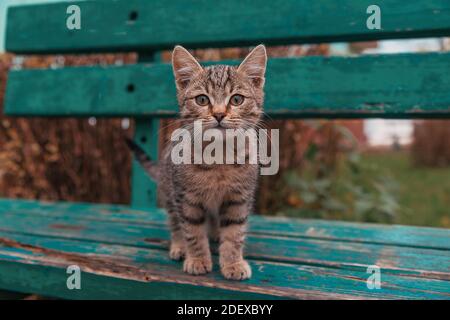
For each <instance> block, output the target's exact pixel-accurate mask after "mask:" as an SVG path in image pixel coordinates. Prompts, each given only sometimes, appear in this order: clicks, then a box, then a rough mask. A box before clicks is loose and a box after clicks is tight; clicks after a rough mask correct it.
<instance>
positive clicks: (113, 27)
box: [6, 0, 450, 53]
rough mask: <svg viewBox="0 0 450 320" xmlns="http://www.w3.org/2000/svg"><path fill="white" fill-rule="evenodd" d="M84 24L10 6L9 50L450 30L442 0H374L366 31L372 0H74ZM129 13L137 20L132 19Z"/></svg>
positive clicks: (55, 12) (61, 10)
mask: <svg viewBox="0 0 450 320" xmlns="http://www.w3.org/2000/svg"><path fill="white" fill-rule="evenodd" d="M70 4H77V5H78V6H79V7H80V9H81V29H80V30H69V29H68V28H67V27H66V19H67V17H68V14H66V9H67V7H68V5H69V4H67V3H65V2H64V3H56V4H44V5H33V6H17V7H12V8H10V9H9V10H8V16H7V29H6V49H7V50H8V51H11V52H17V53H48V52H52V53H54V52H92V51H127V50H138V51H141V50H144V49H146V50H148V49H151V50H157V49H164V48H172V47H173V46H174V45H175V44H183V45H185V46H188V47H224V46H242V45H255V44H258V43H260V42H263V43H266V44H282V45H286V44H291V43H317V42H328V41H361V40H375V39H391V38H392V39H397V38H418V37H430V36H433V37H437V36H448V35H450V3H449V2H448V1H446V0H420V1H412V2H405V1H398V0H396V1H394V0H379V1H377V2H376V4H377V5H378V6H379V7H380V9H381V12H382V29H381V30H369V29H368V28H367V26H366V20H367V18H368V17H369V15H368V14H367V13H366V11H367V8H368V7H369V6H370V5H373V4H374V3H373V1H370V0H341V1H326V2H325V1H317V2H314V1H309V0H262V1H258V4H257V5H256V4H255V2H254V1H251V0H228V1H222V2H220V3H218V2H217V1H209V0H199V1H185V0H172V1H170V2H161V1H157V0H152V1H149V0H146V1H139V0H118V1H105V0H96V1H83V2H72V3H70ZM133 18H134V19H133Z"/></svg>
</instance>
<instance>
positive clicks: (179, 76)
mask: <svg viewBox="0 0 450 320" xmlns="http://www.w3.org/2000/svg"><path fill="white" fill-rule="evenodd" d="M172 68H173V74H174V75H175V82H176V85H177V88H178V89H184V88H186V86H187V84H188V83H189V81H190V80H191V79H192V77H193V76H194V75H195V74H197V73H199V72H200V71H202V70H203V68H202V66H201V65H200V64H199V63H198V62H197V60H195V58H194V57H193V56H192V55H191V54H190V53H189V51H187V50H186V49H185V48H183V47H182V46H176V47H175V49H173V53H172Z"/></svg>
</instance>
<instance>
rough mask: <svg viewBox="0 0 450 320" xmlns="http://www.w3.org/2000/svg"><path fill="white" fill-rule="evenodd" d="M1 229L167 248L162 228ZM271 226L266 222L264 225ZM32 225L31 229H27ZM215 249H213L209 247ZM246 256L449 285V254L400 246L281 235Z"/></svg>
mask: <svg viewBox="0 0 450 320" xmlns="http://www.w3.org/2000/svg"><path fill="white" fill-rule="evenodd" d="M1 221H2V226H1V227H0V230H3V231H8V232H20V231H21V230H27V231H22V232H23V233H26V234H29V235H36V236H52V237H61V238H67V239H80V240H87V241H96V242H99V243H109V244H126V245H134V246H138V247H143V248H147V247H149V248H157V249H167V248H168V242H169V233H168V230H167V229H166V226H165V225H156V226H155V225H153V226H142V225H136V224H133V225H129V224H126V223H120V222H105V221H102V222H99V221H92V220H83V219H82V218H81V219H80V218H72V217H59V218H55V217H42V216H41V217H39V216H38V217H36V216H28V215H20V216H18V215H15V214H9V213H4V214H3V216H2V218H1ZM267 223H270V220H269V221H267ZM29 225H33V226H34V228H33V230H29V229H28V228H27V226H29ZM214 250H215V249H214ZM246 256H247V257H249V258H252V259H260V260H268V261H277V262H283V263H296V264H309V265H322V266H328V267H337V268H343V269H359V270H363V271H365V270H367V267H368V266H370V265H378V266H379V267H381V268H382V269H383V270H384V272H385V273H390V274H396V273H400V272H401V273H403V274H410V275H414V276H417V277H426V278H436V279H447V280H449V281H450V256H449V251H444V250H431V249H428V250H426V249H417V248H405V247H397V246H392V245H391V246H390V245H375V244H362V243H353V242H342V241H337V240H335V241H329V240H316V239H308V238H306V239H301V238H300V239H294V238H289V237H283V236H262V235H257V234H253V233H252V232H251V233H250V234H249V236H248V245H247V249H246Z"/></svg>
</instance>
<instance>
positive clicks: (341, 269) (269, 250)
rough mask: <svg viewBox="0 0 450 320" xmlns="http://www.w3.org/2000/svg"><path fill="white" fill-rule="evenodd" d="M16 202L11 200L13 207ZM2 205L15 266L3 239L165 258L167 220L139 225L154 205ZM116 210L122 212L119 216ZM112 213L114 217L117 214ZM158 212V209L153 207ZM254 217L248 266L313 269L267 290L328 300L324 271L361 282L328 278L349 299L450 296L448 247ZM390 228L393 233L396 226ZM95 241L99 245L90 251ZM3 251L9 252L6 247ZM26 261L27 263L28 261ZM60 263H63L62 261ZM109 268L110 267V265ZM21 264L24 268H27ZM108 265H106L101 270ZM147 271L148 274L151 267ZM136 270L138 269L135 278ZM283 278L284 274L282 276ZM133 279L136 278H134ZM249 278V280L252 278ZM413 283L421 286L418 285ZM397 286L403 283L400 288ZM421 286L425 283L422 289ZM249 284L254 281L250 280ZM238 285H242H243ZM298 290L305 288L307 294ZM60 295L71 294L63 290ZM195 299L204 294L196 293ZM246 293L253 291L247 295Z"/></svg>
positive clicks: (2, 224)
mask: <svg viewBox="0 0 450 320" xmlns="http://www.w3.org/2000/svg"><path fill="white" fill-rule="evenodd" d="M14 202H16V204H15V205H14ZM33 203H34V206H33ZM0 204H1V206H0V207H1V212H0V233H1V234H0V238H1V239H3V240H0V261H1V260H2V259H5V260H8V261H9V260H11V259H12V258H11V257H9V255H13V256H14V257H15V258H14V259H15V263H17V264H19V266H22V264H23V263H25V262H24V261H16V260H17V253H11V250H12V251H13V252H15V251H16V250H19V249H20V250H19V251H20V255H21V254H23V253H24V251H23V249H26V248H25V247H23V246H19V248H18V247H17V244H16V245H11V244H8V240H5V239H9V240H14V241H17V242H19V243H22V244H31V245H33V246H34V245H36V246H40V247H42V246H43V247H45V248H51V249H55V250H61V251H63V252H66V251H69V252H78V253H80V254H82V255H88V256H89V258H88V259H91V256H92V255H93V254H94V255H95V254H108V252H107V251H106V252H105V250H109V249H107V248H110V247H111V248H116V247H120V248H122V247H124V248H126V249H123V252H125V253H126V254H127V255H128V257H129V258H130V259H139V261H140V262H142V261H143V260H142V259H144V260H146V259H147V258H148V257H147V256H146V255H145V254H146V253H147V252H150V253H151V255H153V253H155V254H157V255H158V259H160V260H164V261H166V260H167V258H166V256H167V246H168V231H167V230H166V228H165V226H164V225H163V222H164V221H163V220H162V219H159V218H158V219H156V220H155V221H154V223H153V224H147V225H145V224H142V223H141V221H143V220H142V219H146V218H143V216H146V215H148V213H150V212H151V211H152V210H147V211H140V210H134V209H130V216H131V218H130V219H128V220H125V219H127V217H125V216H126V215H127V209H126V207H123V206H117V207H116V206H110V205H106V206H105V205H87V204H64V203H60V204H50V203H38V202H33V201H13V200H2V201H1V203H0ZM27 208H28V210H27ZM36 208H37V209H36ZM113 208H115V210H112V209H113ZM108 211H109V212H110V213H111V216H112V217H111V218H108V217H107V216H108V215H107V214H106V212H108ZM44 212H47V214H44ZM58 212H59V213H58ZM96 212H97V215H98V216H99V219H97V220H95V219H94V218H95V217H94V216H95V214H96ZM72 213H73V215H72ZM83 213H84V216H83ZM118 214H119V215H121V216H117V215H118ZM114 215H116V217H115V218H114ZM156 215H160V214H159V213H156ZM133 217H134V218H133ZM136 217H139V220H133V219H136ZM255 218H257V219H256V220H258V219H259V217H255ZM271 220H272V219H260V223H263V221H266V225H267V227H270V225H271ZM277 220H279V219H277ZM287 220H291V221H293V222H295V223H298V224H301V223H303V222H305V223H306V224H307V223H308V222H309V221H308V220H305V221H303V220H295V219H287ZM126 221H128V222H126ZM254 223H255V220H252V222H251V228H250V230H251V232H250V234H249V239H248V245H247V250H246V252H247V257H248V258H249V259H250V260H251V262H252V264H253V263H254V264H255V265H258V266H261V265H264V267H261V269H262V270H266V271H267V272H268V275H270V273H269V271H268V270H272V271H270V272H273V270H274V268H276V267H275V266H285V267H286V268H290V269H289V270H290V271H289V272H288V273H289V277H290V278H288V279H295V277H296V276H297V272H300V271H299V270H302V272H307V273H311V274H310V276H309V278H308V279H309V280H308V281H307V282H306V283H303V282H302V283H301V284H296V283H284V284H281V283H280V282H278V280H277V281H273V282H270V283H269V284H270V285H273V286H276V287H278V286H286V287H290V288H291V289H289V290H293V291H289V290H288V289H286V290H287V291H286V294H285V295H283V294H280V292H278V291H276V290H275V291H276V293H275V292H274V291H270V290H272V289H273V288H272V289H270V290H269V291H270V295H273V296H283V297H287V296H289V297H294V298H308V297H311V295H312V296H314V297H316V298H331V297H332V296H327V295H326V294H325V296H324V295H323V292H322V290H323V288H322V287H321V286H322V285H323V284H322V282H321V281H322V280H321V279H320V277H319V276H317V278H314V277H315V276H314V274H315V273H318V274H321V275H323V274H327V275H328V276H330V277H332V278H333V277H338V278H339V277H341V276H342V277H344V278H345V279H347V277H348V278H352V279H353V278H356V279H358V280H357V281H359V282H360V284H359V286H360V288H356V289H352V290H350V289H349V288H348V287H346V285H343V284H339V283H340V282H339V281H341V279H339V280H337V279H334V278H333V281H338V283H334V284H333V283H329V286H330V287H327V288H325V289H326V290H328V291H330V292H333V293H336V292H338V291H339V290H343V291H341V292H340V293H341V294H342V296H339V295H338V296H336V298H349V297H350V296H353V298H359V297H372V298H393V297H395V296H396V295H399V296H402V297H404V298H424V297H425V296H428V297H431V298H437V297H438V296H440V298H450V270H449V268H450V250H443V249H439V250H437V249H424V248H414V247H404V246H396V245H377V244H369V243H359V242H351V241H339V240H337V239H333V240H331V239H329V240H323V239H321V240H319V239H315V238H308V237H307V236H305V237H298V238H294V237H283V236H282V235H277V236H273V235H272V236H271V235H261V234H257V233H254V232H253V231H252V230H253V225H254ZM327 223H328V225H329V226H330V227H331V226H333V225H336V226H339V223H333V222H327ZM344 224H346V223H344ZM30 226H33V228H30ZM405 228H407V227H405ZM411 229H420V228H411ZM427 229H430V231H431V230H434V229H432V228H427ZM436 231H441V232H443V233H445V232H446V234H447V237H448V238H447V239H449V238H450V231H448V230H440V229H436ZM391 232H392V233H395V232H394V231H391ZM430 234H431V232H430ZM2 241H3V243H2ZM63 244H66V245H63ZM52 246H53V247H52ZM55 246H57V247H58V248H57V247H55ZM94 247H95V248H96V249H94ZM5 250H6V251H8V252H4V251H5ZM101 250H103V251H101ZM40 253H42V251H40ZM150 253H149V254H150ZM109 254H110V255H111V256H112V258H111V259H113V260H117V261H115V262H114V263H122V259H121V257H122V256H121V253H118V252H114V253H112V252H109ZM20 255H19V256H20ZM1 256H2V257H3V258H2V257H1ZM44 256H45V255H44ZM29 258H30V259H31V260H32V261H33V262H32V263H33V264H38V265H39V266H40V267H42V268H43V269H42V270H46V268H45V267H49V266H51V267H52V268H53V267H55V266H54V265H53V263H54V261H53V262H51V263H50V262H48V261H46V260H47V259H48V257H41V260H39V261H35V258H34V257H29ZM72 258H73V257H72ZM14 259H12V260H14ZM42 259H43V260H42ZM74 259H75V258H74ZM76 259H78V260H79V259H81V258H80V257H77V258H76ZM148 259H150V258H148ZM108 260H109V258H108ZM160 260H158V262H155V264H156V265H159V264H160V263H162V262H161V261H160ZM166 262H167V261H166ZM166 262H164V266H160V267H161V268H163V270H164V268H166V265H165V263H166ZM27 263H28V262H26V263H25V264H27ZM153 263H154V262H149V264H151V265H153ZM170 263H172V262H170ZM266 264H267V265H268V267H267V266H266ZM372 264H377V265H379V266H380V267H381V268H382V276H383V280H382V281H383V284H386V286H387V287H389V289H388V290H386V291H384V290H383V291H382V292H381V291H378V293H374V292H373V290H368V289H367V288H366V286H365V282H364V281H365V280H364V279H367V277H368V275H367V274H366V268H367V266H368V265H372ZM0 265H2V263H0ZM171 265H172V264H171ZM57 267H59V268H61V266H60V265H59V266H57ZM110 267H111V268H113V267H112V266H110ZM26 268H28V266H27V267H26ZM86 268H87V269H90V268H92V270H91V271H92V272H93V273H94V274H97V275H98V273H100V274H101V277H103V276H105V275H104V274H102V270H100V271H99V270H97V266H95V267H94V266H91V267H89V266H87V267H86ZM114 268H115V267H114ZM255 268H256V267H255V266H254V271H255V272H256V273H258V272H259V271H260V270H255ZM283 268H284V267H283ZM171 270H172V269H170V270H169V271H170V272H168V273H167V276H168V275H170V274H171V273H172V271H171ZM180 270H181V268H180V265H179V263H174V264H173V272H175V273H176V274H177V276H176V279H177V281H179V279H178V276H179V275H180V276H182V273H181V274H179V273H180ZM286 270H287V269H286ZM306 270H308V271H306ZM110 271H111V270H109V271H105V272H110ZM141 271H142V270H141ZM147 271H148V272H149V273H150V274H151V273H152V272H153V269H150V270H147ZM216 271H217V270H216ZM290 272H292V273H290ZM217 273H218V272H213V274H211V275H208V276H206V277H202V278H204V279H203V280H204V281H210V282H211V281H213V282H214V283H213V284H211V283H210V282H208V283H209V284H210V285H213V287H216V286H218V287H221V284H217V283H216V281H218V279H220V276H218V275H217ZM337 274H340V275H337ZM268 275H266V276H268ZM128 276H129V275H128V274H127V275H121V272H117V273H116V274H114V275H111V274H108V275H107V277H111V278H115V277H117V278H122V277H128ZM137 276H138V275H136V277H137ZM158 276H162V274H159V275H158ZM284 276H287V275H286V274H285V275H284ZM298 276H299V277H301V278H302V279H303V277H304V275H301V276H300V275H298ZM194 278H196V277H194ZM133 279H134V280H136V278H133ZM206 279H209V280H206ZM212 279H213V280H212ZM255 279H256V280H255V281H257V280H258V276H256V278H255ZM259 279H261V278H259ZM388 279H390V280H388ZM116 280H117V279H111V281H113V282H114V281H116ZM251 281H254V280H253V279H252V280H251ZM302 281H303V280H302ZM422 281H424V282H422ZM428 281H432V282H428ZM169 282H170V281H169ZM219 282H220V281H219ZM417 282H419V283H420V284H417ZM127 283H128V282H127ZM245 283H246V282H245ZM269 284H267V283H266V282H264V281H263V282H262V283H257V284H255V285H256V286H262V287H265V286H266V285H269ZM399 284H400V287H398V286H399ZM422 284H423V285H424V287H421V285H422ZM0 285H1V281H0ZM129 285H131V284H129ZM198 285H200V284H198ZM201 285H205V284H201ZM333 285H338V286H339V287H338V291H336V290H335V289H333V290H332V288H331V287H332V286H333ZM341 285H343V287H340V286H341ZM251 286H252V287H253V282H252V285H251ZM314 286H316V288H313V287H314ZM353 286H355V284H353ZM426 286H428V287H426ZM425 287H426V288H427V292H423V288H425ZM2 288H3V289H11V288H13V287H12V286H11V287H7V286H6V285H5V286H3V287H2ZM258 288H259V289H257V290H256V289H255V290H256V291H254V292H253V291H252V292H253V293H258V294H261V292H263V291H264V290H265V289H264V290H263V291H261V290H260V289H261V288H260V287H258ZM393 288H395V289H393ZM297 289H298V290H299V291H298V292H297V291H296V290H297ZM391 289H392V290H394V291H395V292H390V291H389V290H391ZM130 290H131V289H130ZM238 290H241V289H238ZM242 290H244V291H245V289H242ZM277 290H278V289H277ZM303 290H306V291H308V293H307V292H305V291H303ZM317 290H318V291H317ZM326 290H325V291H326ZM348 290H350V291H348ZM355 290H356V291H355ZM169 291H170V290H169ZM101 292H102V293H101V294H106V293H104V292H103V291H101ZM222 293H223V292H222ZM431 293H432V294H431ZM58 294H59V293H58ZM64 294H66V295H67V294H68V295H69V296H70V294H72V293H68V292H67V293H64ZM92 294H94V293H92ZM147 294H148V291H147ZM430 294H431V295H430ZM349 295H350V296H349ZM225 296H226V295H225ZM64 297H67V296H64ZM72 297H75V296H72ZM199 297H201V295H200V296H199ZM221 297H222V296H221ZM250 297H252V296H251V295H250Z"/></svg>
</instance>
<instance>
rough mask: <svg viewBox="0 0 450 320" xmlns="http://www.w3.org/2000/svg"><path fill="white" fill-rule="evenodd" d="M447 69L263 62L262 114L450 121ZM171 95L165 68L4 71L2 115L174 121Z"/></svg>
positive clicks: (379, 60) (430, 60) (448, 63)
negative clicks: (264, 95) (266, 68)
mask: <svg viewBox="0 0 450 320" xmlns="http://www.w3.org/2000/svg"><path fill="white" fill-rule="evenodd" d="M231 63H233V62H231ZM234 63H236V62H234ZM449 67H450V54H449V53H431V54H399V55H380V56H362V57H350V58H344V57H305V58H291V59H289V58H277V59H271V60H270V61H269V64H268V70H267V82H266V83H267V84H266V90H265V91H266V103H265V111H266V113H267V114H268V115H269V116H271V117H274V118H276V117H278V118H283V117H284V118H295V117H298V118H308V117H324V118H345V117H353V118H366V117H382V118H424V117H438V118H444V117H450V112H449V111H450V73H449V72H447V71H448V69H449ZM130 84H132V85H133V86H134V91H133V92H129V91H128V90H127V88H128V86H129V85H130ZM175 97H176V94H175V85H174V80H173V75H172V71H171V67H170V65H168V64H157V63H155V64H137V65H131V66H122V67H99V66H97V67H73V68H64V69H58V70H20V71H12V72H10V74H9V78H8V83H7V89H6V100H5V113H6V114H8V115H14V116H25V117H26V116H42V117H47V116H105V117H116V116H134V117H143V116H156V117H164V116H175V115H176V114H177V112H178V107H177V103H176V101H175Z"/></svg>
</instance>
